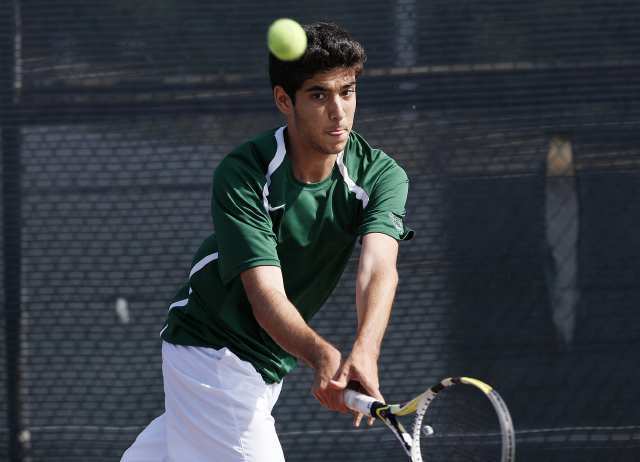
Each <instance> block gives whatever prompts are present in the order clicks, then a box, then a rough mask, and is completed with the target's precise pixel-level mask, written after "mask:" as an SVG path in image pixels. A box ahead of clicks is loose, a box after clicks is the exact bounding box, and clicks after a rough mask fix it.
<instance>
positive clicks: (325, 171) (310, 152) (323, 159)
mask: <svg viewBox="0 0 640 462" xmlns="http://www.w3.org/2000/svg"><path fill="white" fill-rule="evenodd" d="M287 154H288V155H289V157H290V159H291V166H292V170H293V176H294V177H295V178H296V180H298V181H300V182H301V183H307V184H310V183H319V182H321V181H322V180H324V179H325V178H327V177H328V176H329V175H331V172H332V171H333V167H334V165H335V163H336V159H337V158H338V155H337V154H326V153H324V152H320V151H319V150H317V149H314V148H313V146H309V145H308V144H307V143H304V142H303V140H302V139H300V138H299V137H297V136H296V135H295V134H294V133H288V136H287Z"/></svg>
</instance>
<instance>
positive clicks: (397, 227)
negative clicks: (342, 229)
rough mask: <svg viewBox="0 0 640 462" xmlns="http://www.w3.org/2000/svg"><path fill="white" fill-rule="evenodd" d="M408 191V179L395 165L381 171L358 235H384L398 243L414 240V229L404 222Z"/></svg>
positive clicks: (364, 212)
mask: <svg viewBox="0 0 640 462" xmlns="http://www.w3.org/2000/svg"><path fill="white" fill-rule="evenodd" d="M408 192H409V179H408V178H407V174H406V173H405V172H404V170H403V169H402V168H401V167H399V166H398V165H397V164H395V163H394V164H393V166H392V167H390V168H388V169H386V170H384V171H383V172H381V173H380V176H379V178H378V179H377V181H376V183H375V184H374V187H373V189H372V191H371V193H370V196H369V202H368V204H367V207H366V208H365V209H364V211H363V217H362V221H361V223H360V226H359V227H358V235H360V236H363V235H365V234H369V233H383V234H387V235H389V236H391V237H393V238H394V239H396V240H399V241H406V240H409V239H411V238H413V235H414V232H413V230H412V229H410V228H409V227H408V226H407V225H406V224H405V222H404V221H405V216H406V210H405V204H406V201H407V194H408Z"/></svg>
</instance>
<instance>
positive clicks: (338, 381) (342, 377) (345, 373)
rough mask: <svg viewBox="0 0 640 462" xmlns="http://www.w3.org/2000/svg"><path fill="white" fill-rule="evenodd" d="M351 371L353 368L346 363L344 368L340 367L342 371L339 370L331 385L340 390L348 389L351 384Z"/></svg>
mask: <svg viewBox="0 0 640 462" xmlns="http://www.w3.org/2000/svg"><path fill="white" fill-rule="evenodd" d="M350 370H351V367H350V366H349V364H348V363H344V364H343V365H342V366H340V369H338V372H336V375H335V376H334V377H333V380H331V381H330V382H329V383H330V384H332V385H333V386H334V387H335V388H337V389H340V390H342V389H344V388H346V387H347V384H348V383H349V371H350Z"/></svg>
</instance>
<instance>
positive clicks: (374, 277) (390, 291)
mask: <svg viewBox="0 0 640 462" xmlns="http://www.w3.org/2000/svg"><path fill="white" fill-rule="evenodd" d="M397 285H398V272H397V271H396V269H395V266H393V267H381V266H378V267H375V268H372V269H370V270H367V271H360V272H359V274H358V279H357V283H356V307H357V312H358V330H357V334H356V340H355V342H354V348H364V349H366V350H367V351H368V352H370V353H373V354H375V355H376V357H377V356H378V355H379V353H380V346H381V344H382V339H383V337H384V333H385V331H386V329H387V325H388V323H389V318H390V316H391V307H392V305H393V298H394V296H395V292H396V287H397Z"/></svg>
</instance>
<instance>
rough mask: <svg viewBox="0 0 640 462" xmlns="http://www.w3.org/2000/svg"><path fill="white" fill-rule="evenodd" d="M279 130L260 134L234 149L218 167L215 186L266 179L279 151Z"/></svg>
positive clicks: (215, 174) (215, 173)
mask: <svg viewBox="0 0 640 462" xmlns="http://www.w3.org/2000/svg"><path fill="white" fill-rule="evenodd" d="M278 130H279V129H271V130H268V131H266V132H263V133H260V134H259V135H257V136H256V137H254V138H252V139H251V140H249V141H246V142H245V143H242V144H240V145H239V146H237V147H236V148H234V149H233V150H232V151H231V152H230V153H229V154H227V155H226V156H225V157H224V158H223V159H222V161H220V163H219V164H218V166H217V167H216V169H215V172H214V184H215V182H216V181H218V182H228V181H230V180H233V179H245V180H250V179H255V180H261V179H264V177H265V175H266V173H267V171H268V168H269V164H270V162H271V161H272V160H273V158H274V157H275V155H276V152H277V149H278V142H277V139H276V135H277V132H278Z"/></svg>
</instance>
